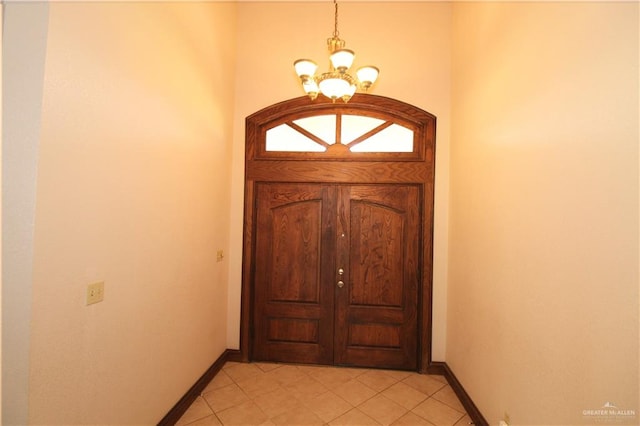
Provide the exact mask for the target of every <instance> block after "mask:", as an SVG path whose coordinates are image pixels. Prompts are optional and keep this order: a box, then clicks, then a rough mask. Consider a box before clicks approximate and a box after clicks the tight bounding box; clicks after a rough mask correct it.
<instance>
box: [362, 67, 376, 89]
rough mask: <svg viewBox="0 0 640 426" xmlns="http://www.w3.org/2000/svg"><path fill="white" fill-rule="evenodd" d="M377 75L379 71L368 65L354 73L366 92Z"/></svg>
mask: <svg viewBox="0 0 640 426" xmlns="http://www.w3.org/2000/svg"><path fill="white" fill-rule="evenodd" d="M379 73H380V70H379V69H378V68H376V67H373V66H370V65H368V66H365V67H361V68H358V71H356V74H357V75H358V80H359V81H360V84H362V87H363V88H364V89H365V90H367V89H368V88H369V87H370V86H371V85H372V84H373V83H375V82H376V79H377V78H378V74H379Z"/></svg>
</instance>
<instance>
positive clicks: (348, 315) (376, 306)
mask: <svg viewBox="0 0 640 426" xmlns="http://www.w3.org/2000/svg"><path fill="white" fill-rule="evenodd" d="M419 197H420V192H419V189H418V187H417V186H411V185H405V186H400V185H362V186H350V187H343V188H342V189H341V196H340V201H339V207H338V208H339V228H340V229H339V230H338V232H339V238H338V259H339V260H338V268H341V269H342V270H343V272H342V275H340V277H339V279H340V280H342V281H343V282H344V283H345V285H344V286H343V287H342V288H338V289H337V290H336V304H337V309H336V341H335V360H336V363H337V364H345V365H359V366H385V367H391V368H403V369H415V368H417V303H418V280H419V267H420V266H419V262H420V247H419V244H420V235H421V230H420V216H419V211H420V210H419ZM345 265H346V266H345Z"/></svg>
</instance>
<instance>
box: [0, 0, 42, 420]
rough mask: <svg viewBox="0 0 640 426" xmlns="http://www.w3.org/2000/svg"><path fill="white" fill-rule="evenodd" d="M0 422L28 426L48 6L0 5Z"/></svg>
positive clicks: (36, 4) (33, 4) (39, 4)
mask: <svg viewBox="0 0 640 426" xmlns="http://www.w3.org/2000/svg"><path fill="white" fill-rule="evenodd" d="M3 7H4V16H3V18H4V20H3V29H2V30H3V44H2V55H3V67H2V86H3V97H2V104H3V111H2V114H3V124H4V126H3V129H2V175H3V187H2V228H3V233H2V264H3V269H2V303H3V304H2V318H3V322H2V323H3V329H2V340H3V345H2V346H3V349H4V351H3V354H2V388H3V393H2V405H3V412H2V423H3V424H26V423H27V419H28V394H29V391H28V390H29V347H30V340H29V333H30V324H31V296H32V289H31V287H32V286H31V282H32V279H33V234H34V215H35V206H36V178H37V165H38V145H39V142H40V131H41V120H40V117H41V109H42V84H43V82H42V80H43V78H42V76H43V73H44V56H45V52H46V38H47V37H46V36H47V21H48V8H49V6H48V4H47V3H29V4H25V3H11V4H3Z"/></svg>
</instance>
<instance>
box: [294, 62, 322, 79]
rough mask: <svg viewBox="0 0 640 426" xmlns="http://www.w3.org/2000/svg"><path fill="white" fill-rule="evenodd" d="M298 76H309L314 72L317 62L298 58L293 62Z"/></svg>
mask: <svg viewBox="0 0 640 426" xmlns="http://www.w3.org/2000/svg"><path fill="white" fill-rule="evenodd" d="M293 66H294V68H295V69H296V74H298V77H301V78H302V77H310V76H312V75H313V74H315V72H316V69H317V68H318V64H316V63H315V62H313V61H311V60H309V59H298V60H297V61H295V62H294V63H293Z"/></svg>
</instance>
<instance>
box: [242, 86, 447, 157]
mask: <svg viewBox="0 0 640 426" xmlns="http://www.w3.org/2000/svg"><path fill="white" fill-rule="evenodd" d="M405 105H406V104H402V103H399V102H397V101H394V100H391V99H388V98H382V97H373V96H371V95H366V96H365V95H361V96H354V98H352V100H351V101H350V102H349V103H347V104H337V103H336V104H333V103H328V102H325V103H322V102H317V103H309V100H308V99H305V98H300V99H295V100H291V101H286V102H283V103H281V104H276V105H274V106H272V107H270V108H267V109H265V110H262V111H260V112H258V113H256V114H254V115H252V116H251V117H248V121H247V132H248V133H247V135H248V136H250V137H248V138H247V141H248V142H249V143H250V144H255V145H254V146H252V147H251V146H249V147H248V151H247V153H248V154H249V155H248V157H247V158H248V159H249V160H251V159H256V160H259V159H264V160H267V159H273V160H301V159H318V160H330V161H331V160H351V161H371V160H373V161H389V160H391V161H424V160H425V159H426V158H427V157H429V155H428V154H427V151H428V150H430V149H432V148H433V143H434V135H435V117H433V116H431V115H430V114H428V113H425V112H424V111H422V110H418V109H416V108H415V107H410V106H406V107H405ZM252 135H255V136H252Z"/></svg>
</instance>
